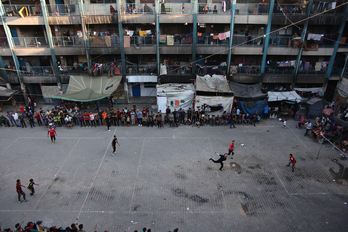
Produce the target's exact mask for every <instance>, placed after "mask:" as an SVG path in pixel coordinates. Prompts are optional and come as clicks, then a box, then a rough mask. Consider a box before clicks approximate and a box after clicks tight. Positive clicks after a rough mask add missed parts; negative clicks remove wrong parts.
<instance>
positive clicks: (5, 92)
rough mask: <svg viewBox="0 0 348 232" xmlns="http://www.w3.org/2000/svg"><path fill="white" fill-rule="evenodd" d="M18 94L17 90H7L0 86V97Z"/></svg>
mask: <svg viewBox="0 0 348 232" xmlns="http://www.w3.org/2000/svg"><path fill="white" fill-rule="evenodd" d="M18 92H19V90H13V89H8V88H5V87H2V86H0V97H12V96H13V95H15V94H16V93H18Z"/></svg>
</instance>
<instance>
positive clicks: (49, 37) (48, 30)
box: [40, 0, 61, 88]
mask: <svg viewBox="0 0 348 232" xmlns="http://www.w3.org/2000/svg"><path fill="white" fill-rule="evenodd" d="M40 3H41V9H42V15H43V19H44V22H45V29H46V34H47V40H48V44H49V45H50V52H51V58H52V62H53V68H54V73H55V76H56V81H57V85H58V87H59V88H61V84H60V77H59V71H58V64H57V58H56V53H55V52H54V44H53V39H52V31H51V28H50V25H49V24H48V19H47V16H48V13H47V7H46V2H45V0H40Z"/></svg>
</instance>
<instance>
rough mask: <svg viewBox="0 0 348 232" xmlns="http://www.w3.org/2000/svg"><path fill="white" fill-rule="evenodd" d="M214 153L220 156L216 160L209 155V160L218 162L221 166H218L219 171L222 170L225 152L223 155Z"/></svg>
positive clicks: (225, 156) (225, 157)
mask: <svg viewBox="0 0 348 232" xmlns="http://www.w3.org/2000/svg"><path fill="white" fill-rule="evenodd" d="M215 154H216V155H218V156H220V158H219V159H218V160H213V159H212V158H211V157H210V158H209V160H211V161H213V162H214V163H220V164H221V167H220V169H219V170H220V171H222V168H223V167H224V162H225V160H226V159H227V153H225V154H224V155H220V154H219V153H216V152H215Z"/></svg>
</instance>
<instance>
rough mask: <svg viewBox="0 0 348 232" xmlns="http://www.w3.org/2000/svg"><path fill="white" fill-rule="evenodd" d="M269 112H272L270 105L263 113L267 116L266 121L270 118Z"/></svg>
mask: <svg viewBox="0 0 348 232" xmlns="http://www.w3.org/2000/svg"><path fill="white" fill-rule="evenodd" d="M269 110H270V108H269V107H268V105H267V106H266V107H265V109H264V110H263V113H264V115H265V119H267V118H269Z"/></svg>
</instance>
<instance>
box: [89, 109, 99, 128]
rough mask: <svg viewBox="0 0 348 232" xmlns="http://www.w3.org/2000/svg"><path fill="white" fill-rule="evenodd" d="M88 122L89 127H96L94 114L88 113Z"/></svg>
mask: <svg viewBox="0 0 348 232" xmlns="http://www.w3.org/2000/svg"><path fill="white" fill-rule="evenodd" d="M89 121H90V122H91V126H93V125H94V127H97V124H96V123H95V120H94V114H93V113H92V112H89Z"/></svg>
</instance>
